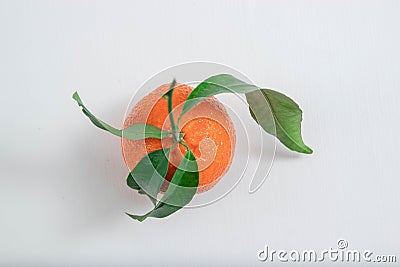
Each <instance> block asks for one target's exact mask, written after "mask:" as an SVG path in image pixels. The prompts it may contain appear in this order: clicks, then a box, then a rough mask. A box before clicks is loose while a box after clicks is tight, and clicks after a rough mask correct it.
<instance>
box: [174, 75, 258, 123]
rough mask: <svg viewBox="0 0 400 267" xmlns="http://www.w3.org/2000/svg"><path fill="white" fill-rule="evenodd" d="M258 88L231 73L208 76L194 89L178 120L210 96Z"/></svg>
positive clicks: (245, 91) (244, 91)
mask: <svg viewBox="0 0 400 267" xmlns="http://www.w3.org/2000/svg"><path fill="white" fill-rule="evenodd" d="M257 89H258V87H257V86H255V85H252V84H248V83H245V82H243V81H241V80H239V79H237V78H235V77H233V76H232V75H229V74H219V75H215V76H212V77H210V78H207V79H206V80H204V81H203V82H201V83H200V84H199V85H198V86H197V87H196V88H195V89H193V91H192V92H191V93H190V95H189V96H188V98H187V100H186V102H185V104H184V106H183V109H182V112H181V114H180V116H179V119H178V122H179V121H180V118H181V117H182V116H183V115H184V114H185V113H186V112H188V111H189V110H190V109H192V108H193V107H195V106H196V105H197V104H198V103H200V102H201V101H203V100H204V99H206V98H208V97H210V96H214V95H218V94H222V93H239V94H240V93H248V92H251V91H254V90H257Z"/></svg>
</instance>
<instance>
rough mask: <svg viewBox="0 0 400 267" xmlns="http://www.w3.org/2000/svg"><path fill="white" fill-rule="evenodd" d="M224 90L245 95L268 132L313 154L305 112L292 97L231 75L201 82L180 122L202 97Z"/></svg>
mask: <svg viewBox="0 0 400 267" xmlns="http://www.w3.org/2000/svg"><path fill="white" fill-rule="evenodd" d="M221 93H244V94H246V99H247V102H248V104H249V106H250V113H251V115H252V117H253V118H254V119H255V120H256V122H257V123H258V124H260V126H261V127H262V128H263V129H264V130H265V131H267V132H268V133H269V134H272V135H274V136H276V137H277V138H278V139H279V140H280V141H281V142H282V143H283V144H284V145H285V146H286V147H288V148H289V149H291V150H294V151H297V152H301V153H306V154H310V153H312V149H311V148H309V147H308V146H306V145H305V144H304V142H303V140H302V137H301V120H302V111H301V109H300V108H299V106H298V105H297V104H296V103H295V102H294V101H293V100H291V99H290V98H289V97H287V96H285V95H283V94H281V93H278V92H275V91H273V90H269V89H260V88H258V87H257V86H255V85H252V84H248V83H246V82H243V81H241V80H239V79H237V78H235V77H233V76H231V75H229V74H219V75H215V76H212V77H210V78H208V79H206V80H204V81H203V82H201V83H200V84H199V85H198V86H197V87H196V88H195V89H194V90H193V91H192V92H191V93H190V95H189V96H188V98H187V100H186V102H185V104H184V106H183V110H182V113H181V114H180V116H179V119H178V122H179V121H180V119H181V117H182V116H183V115H184V114H185V113H186V112H188V111H189V110H190V109H192V108H193V107H195V106H196V105H197V104H198V103H200V102H201V101H202V100H204V99H205V98H208V97H210V96H213V95H218V94H221ZM254 113H256V115H257V116H256V117H257V118H256V117H255V116H254V115H255V114H254Z"/></svg>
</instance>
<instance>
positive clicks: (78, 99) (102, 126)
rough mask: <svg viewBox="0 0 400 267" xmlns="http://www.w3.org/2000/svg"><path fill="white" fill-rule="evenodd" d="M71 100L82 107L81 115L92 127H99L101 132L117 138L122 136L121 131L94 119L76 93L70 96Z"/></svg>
mask: <svg viewBox="0 0 400 267" xmlns="http://www.w3.org/2000/svg"><path fill="white" fill-rule="evenodd" d="M72 98H73V99H75V101H76V102H77V103H78V105H79V106H80V107H82V112H83V114H85V115H86V116H87V117H88V118H89V119H90V120H91V121H92V122H93V124H94V125H96V126H97V127H99V128H100V129H103V130H105V131H108V132H110V133H112V134H114V135H117V136H119V137H121V136H122V131H121V130H118V129H115V128H114V127H112V126H110V125H108V124H107V123H105V122H103V121H101V120H99V119H98V118H96V117H95V116H94V115H93V114H92V113H91V112H90V111H89V110H88V109H87V108H86V107H85V105H84V104H83V102H82V100H81V98H80V97H79V95H78V92H75V93H74V94H73V95H72Z"/></svg>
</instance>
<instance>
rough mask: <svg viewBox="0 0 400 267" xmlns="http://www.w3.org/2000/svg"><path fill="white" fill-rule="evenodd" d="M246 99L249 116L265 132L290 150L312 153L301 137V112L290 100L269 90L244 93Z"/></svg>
mask: <svg viewBox="0 0 400 267" xmlns="http://www.w3.org/2000/svg"><path fill="white" fill-rule="evenodd" d="M246 99H247V103H248V104H249V109H250V114H251V116H252V117H253V119H254V120H255V121H256V122H257V123H258V124H259V125H260V126H261V127H262V128H263V129H264V130H265V131H266V132H268V133H269V134H272V135H274V136H276V137H277V138H278V139H279V140H280V141H281V142H282V144H284V145H285V146H286V147H287V148H289V149H291V150H294V151H297V152H300V153H305V154H311V153H312V152H313V151H312V149H311V148H309V147H308V146H306V145H305V144H304V142H303V139H302V137H301V121H302V111H301V109H300V107H299V105H297V104H296V103H295V102H294V101H293V100H292V99H290V98H289V97H287V96H285V95H284V94H281V93H279V92H276V91H273V90H270V89H260V90H259V91H258V90H257V91H253V92H250V93H246Z"/></svg>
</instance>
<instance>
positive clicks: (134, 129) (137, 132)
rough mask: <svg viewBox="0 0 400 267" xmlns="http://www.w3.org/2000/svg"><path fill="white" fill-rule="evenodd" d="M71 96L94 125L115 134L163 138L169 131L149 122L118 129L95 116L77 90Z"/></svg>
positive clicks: (139, 137) (135, 138) (140, 137)
mask: <svg viewBox="0 0 400 267" xmlns="http://www.w3.org/2000/svg"><path fill="white" fill-rule="evenodd" d="M72 98H73V99H74V100H75V101H76V102H77V103H78V105H79V106H80V107H82V112H83V114H85V115H86V116H87V117H88V118H89V119H90V120H91V121H92V122H93V124H94V125H96V126H97V127H99V128H100V129H103V130H105V131H108V132H110V133H112V134H114V135H116V136H119V137H123V138H126V139H130V140H141V139H145V138H159V139H162V138H165V137H167V136H168V134H169V132H168V131H165V130H161V129H160V128H157V127H155V126H153V125H149V124H133V125H131V126H129V127H127V128H125V129H122V130H119V129H116V128H114V127H112V126H111V125H109V124H107V123H105V122H103V121H102V120H100V119H98V118H96V117H95V116H94V115H93V114H92V113H91V112H90V111H89V110H88V109H87V108H86V107H85V105H84V104H83V102H82V99H81V98H80V97H79V95H78V92H75V93H74V94H73V95H72Z"/></svg>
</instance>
